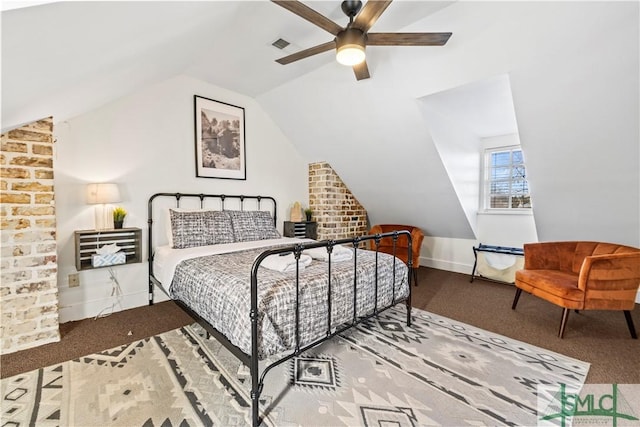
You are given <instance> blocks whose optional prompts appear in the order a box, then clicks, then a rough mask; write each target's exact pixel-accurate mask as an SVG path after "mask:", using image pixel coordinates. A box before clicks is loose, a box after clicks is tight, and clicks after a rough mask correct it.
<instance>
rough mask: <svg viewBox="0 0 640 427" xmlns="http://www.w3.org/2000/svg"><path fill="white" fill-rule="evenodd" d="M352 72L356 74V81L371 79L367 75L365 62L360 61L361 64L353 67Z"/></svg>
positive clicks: (367, 69)
mask: <svg viewBox="0 0 640 427" xmlns="http://www.w3.org/2000/svg"><path fill="white" fill-rule="evenodd" d="M353 72H354V73H355V74H356V80H364V79H368V78H369V77H371V76H370V75H369V67H367V61H362V62H361V63H359V64H356V65H354V66H353Z"/></svg>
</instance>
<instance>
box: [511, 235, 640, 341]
mask: <svg viewBox="0 0 640 427" xmlns="http://www.w3.org/2000/svg"><path fill="white" fill-rule="evenodd" d="M515 285H516V287H517V289H516V295H515V297H514V299H513V304H512V306H511V308H512V309H514V310H515V308H516V305H517V304H518V299H519V298H520V294H521V293H522V291H525V292H528V293H530V294H532V295H535V296H537V297H539V298H542V299H544V300H546V301H549V302H550V303H552V304H556V305H558V306H560V307H562V308H563V311H562V319H561V321H560V330H559V332H558V336H559V337H560V338H562V337H563V335H564V330H565V327H566V324H567V319H568V317H569V311H570V310H576V311H578V310H620V311H623V312H624V316H625V318H626V320H627V326H628V327H629V332H630V333H631V337H632V338H634V339H635V338H638V336H637V335H636V331H635V328H634V325H633V320H632V319H631V310H633V308H634V307H635V298H636V293H637V292H638V287H639V286H640V249H638V248H633V247H630V246H622V245H617V244H612V243H600V242H577V241H576V242H545V243H529V244H525V245H524V269H523V270H518V271H516V283H515Z"/></svg>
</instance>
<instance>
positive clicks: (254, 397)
mask: <svg viewBox="0 0 640 427" xmlns="http://www.w3.org/2000/svg"><path fill="white" fill-rule="evenodd" d="M401 235H405V236H406V237H407V240H408V254H409V256H408V259H409V265H408V266H407V267H408V268H407V273H406V274H407V276H406V280H407V287H408V295H407V296H406V297H402V298H396V288H395V283H396V277H395V274H396V268H395V267H396V262H398V263H401V262H402V261H400V260H399V259H398V258H396V257H394V258H393V269H392V271H393V283H392V286H391V290H392V298H391V302H390V304H388V305H385V306H382V307H379V306H378V296H379V294H378V256H379V254H380V252H379V251H378V247H379V244H380V240H381V239H382V238H383V237H391V238H392V239H393V246H394V250H393V252H394V253H395V252H396V242H397V241H398V237H399V236H401ZM367 240H374V241H375V248H376V251H375V256H376V274H375V279H374V284H373V285H374V307H373V310H371V311H370V312H368V313H366V314H364V315H362V314H358V313H357V310H356V307H357V301H358V293H357V274H356V273H355V272H356V271H357V267H358V251H357V250H355V249H357V248H358V247H359V245H360V244H361V243H362V242H364V241H367ZM336 245H351V246H352V247H353V249H354V251H353V255H354V256H353V271H354V281H353V301H352V307H353V311H352V313H353V314H352V318H351V320H350V321H348V322H346V323H342V324H340V325H332V324H331V317H332V306H331V300H332V298H331V296H332V286H331V285H332V283H331V277H332V275H331V272H332V265H331V264H332V263H331V253H332V252H333V249H334V247H335V246H336ZM314 248H326V250H327V253H328V262H327V276H328V288H327V316H326V319H327V329H326V332H325V334H324V335H323V336H322V337H320V338H318V339H316V340H314V341H313V342H310V343H305V344H304V345H301V343H300V298H299V295H300V292H299V285H300V277H299V274H300V269H299V266H300V257H301V255H302V252H303V251H304V250H305V249H314ZM289 253H293V255H294V256H295V258H296V260H297V262H296V273H295V276H296V278H295V285H296V293H295V294H296V298H295V328H296V330H295V348H294V350H293V351H292V352H291V353H289V354H287V355H285V356H283V357H281V358H279V359H278V360H276V361H274V362H273V363H271V364H269V365H267V366H265V367H264V369H263V370H262V372H260V368H259V363H258V362H259V354H258V319H259V312H258V282H259V280H258V275H259V267H260V264H261V263H262V261H264V260H265V259H266V258H267V257H269V256H271V255H281V254H289ZM411 271H412V263H411V233H409V232H408V231H406V230H404V231H393V232H389V233H382V234H377V235H374V236H364V237H356V238H352V239H341V240H329V241H322V242H317V243H301V244H297V245H294V246H292V247H286V248H278V249H272V250H267V251H265V252H263V253H261V254H260V255H259V256H258V257H257V258H256V260H255V262H254V264H253V266H252V269H251V311H250V318H251V357H250V371H251V381H252V383H251V410H252V424H253V426H258V425H259V424H260V422H261V420H260V403H259V401H260V395H261V394H262V389H263V387H264V379H265V376H266V375H267V373H269V371H270V370H271V369H273V368H275V367H276V366H278V365H280V364H282V363H284V362H286V361H287V360H290V359H292V358H294V357H296V356H298V355H300V354H301V353H303V352H305V351H307V350H309V349H311V348H313V347H315V346H317V345H319V344H320V343H322V342H324V341H326V340H329V339H331V338H333V337H334V336H335V335H338V334H340V333H342V332H344V331H346V330H348V329H350V328H352V327H354V326H356V325H358V324H359V323H362V322H364V321H366V320H368V319H370V318H372V317H374V316H377V315H378V314H379V313H381V312H382V311H384V310H387V309H389V308H391V307H393V306H395V305H396V304H398V303H401V302H403V301H404V302H405V304H406V307H407V326H411V277H412V275H411Z"/></svg>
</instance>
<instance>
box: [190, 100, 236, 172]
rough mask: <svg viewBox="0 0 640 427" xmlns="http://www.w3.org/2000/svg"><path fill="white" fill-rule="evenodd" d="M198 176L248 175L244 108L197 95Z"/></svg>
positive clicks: (195, 103) (195, 101)
mask: <svg viewBox="0 0 640 427" xmlns="http://www.w3.org/2000/svg"><path fill="white" fill-rule="evenodd" d="M194 106H195V124H196V126H195V133H196V138H195V139H196V177H200V178H223V179H247V171H246V165H245V142H244V108H242V107H237V106H235V105H231V104H227V103H224V102H220V101H214V100H213V99H208V98H203V97H201V96H198V95H194Z"/></svg>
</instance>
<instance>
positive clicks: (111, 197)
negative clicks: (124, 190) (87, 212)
mask: <svg viewBox="0 0 640 427" xmlns="http://www.w3.org/2000/svg"><path fill="white" fill-rule="evenodd" d="M119 201H120V189H119V188H118V184H110V183H103V184H89V185H87V203H89V204H104V203H117V202H119Z"/></svg>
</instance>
